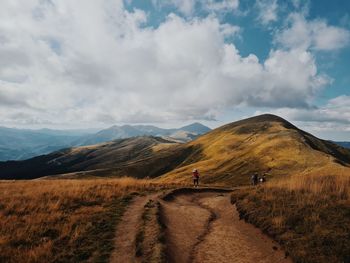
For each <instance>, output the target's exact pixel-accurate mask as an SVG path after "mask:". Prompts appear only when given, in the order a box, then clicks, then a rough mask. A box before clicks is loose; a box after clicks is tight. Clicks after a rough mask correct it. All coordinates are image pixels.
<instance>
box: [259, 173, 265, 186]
mask: <svg viewBox="0 0 350 263" xmlns="http://www.w3.org/2000/svg"><path fill="white" fill-rule="evenodd" d="M259 182H260V183H262V184H263V183H265V182H266V174H263V176H262V177H260V178H259Z"/></svg>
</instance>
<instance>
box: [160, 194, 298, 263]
mask: <svg viewBox="0 0 350 263" xmlns="http://www.w3.org/2000/svg"><path fill="white" fill-rule="evenodd" d="M169 199H170V200H168V201H162V202H161V204H162V213H163V218H164V223H165V225H166V242H167V257H168V261H169V262H179V263H180V262H181V263H186V262H201V263H203V262H237V263H243V262H247V263H248V262H254V263H257V262H261V263H265V262H266V263H267V262H269V263H270V262H274V263H277V262H292V261H291V260H290V259H289V258H287V259H286V258H285V253H284V252H283V251H282V250H281V249H280V247H279V245H278V244H277V243H275V242H273V241H272V240H271V239H270V238H268V237H267V236H265V235H263V234H262V233H261V231H260V230H259V229H257V228H255V227H254V226H252V225H250V224H247V223H245V222H243V221H242V220H239V216H238V212H237V211H236V209H235V207H234V206H233V205H232V204H231V203H230V196H229V194H228V193H217V192H212V191H210V192H195V191H189V192H188V193H180V194H175V195H174V196H172V197H171V198H169Z"/></svg>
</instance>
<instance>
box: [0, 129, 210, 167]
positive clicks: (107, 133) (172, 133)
mask: <svg viewBox="0 0 350 263" xmlns="http://www.w3.org/2000/svg"><path fill="white" fill-rule="evenodd" d="M208 131H210V128H208V127H206V126H204V125H202V124H200V123H193V124H190V125H187V126H184V127H181V128H178V129H162V128H158V127H156V126H151V125H123V126H112V127H110V128H108V129H104V130H100V131H97V130H96V129H87V130H51V129H40V130H25V129H14V128H5V127H0V161H8V160H25V159H29V158H32V157H35V156H39V155H43V154H48V153H51V152H53V151H57V150H60V149H63V148H68V147H77V146H86V145H92V144H98V143H103V142H108V141H112V140H116V139H125V138H131V137H136V136H159V137H163V138H166V139H167V140H171V141H175V142H188V141H191V140H193V139H195V138H196V137H198V136H199V135H201V134H204V133H206V132H208Z"/></svg>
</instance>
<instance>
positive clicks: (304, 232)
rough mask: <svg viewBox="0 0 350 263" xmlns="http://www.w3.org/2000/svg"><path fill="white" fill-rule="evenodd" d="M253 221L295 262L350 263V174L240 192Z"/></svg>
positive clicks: (244, 213) (241, 206)
mask: <svg viewBox="0 0 350 263" xmlns="http://www.w3.org/2000/svg"><path fill="white" fill-rule="evenodd" d="M232 198H233V201H234V202H236V206H237V208H238V210H239V212H240V214H241V217H242V218H244V219H246V220H247V221H248V222H250V223H253V224H255V225H256V226H258V227H259V228H261V229H263V231H265V232H266V233H268V234H269V235H271V236H273V237H274V238H275V239H276V240H277V241H279V242H280V243H282V244H283V245H284V247H285V249H286V251H288V253H290V255H291V256H292V258H293V259H294V261H295V262H308V263H322V262H327V263H329V262H332V263H333V262H334V263H337V262H339V263H341V262H350V236H349V235H350V176H349V175H347V176H346V175H333V176H332V175H317V176H315V175H314V176H312V175H311V176H293V177H290V178H285V179H280V180H275V181H272V182H270V183H267V184H266V185H264V186H259V187H257V188H255V189H246V190H240V191H237V192H235V193H234V194H233V196H232Z"/></svg>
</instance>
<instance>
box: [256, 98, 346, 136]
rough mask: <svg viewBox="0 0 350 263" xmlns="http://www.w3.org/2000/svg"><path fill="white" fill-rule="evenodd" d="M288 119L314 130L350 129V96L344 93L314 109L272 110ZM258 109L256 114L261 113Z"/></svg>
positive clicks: (330, 131)
mask: <svg viewBox="0 0 350 263" xmlns="http://www.w3.org/2000/svg"><path fill="white" fill-rule="evenodd" d="M272 112H273V113H274V114H277V115H280V116H282V117H284V118H286V119H288V120H291V121H295V122H298V123H301V124H302V125H303V126H304V127H308V129H311V130H312V131H328V132H329V134H332V132H334V131H335V129H338V131H339V132H340V131H342V132H345V131H350V128H349V124H350V96H346V95H342V96H338V97H335V98H333V99H330V100H329V101H328V102H327V103H326V104H325V105H323V106H320V107H315V108H313V109H300V108H280V109H275V110H272ZM261 113H262V111H257V112H256V114H261ZM348 135H349V134H348Z"/></svg>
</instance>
